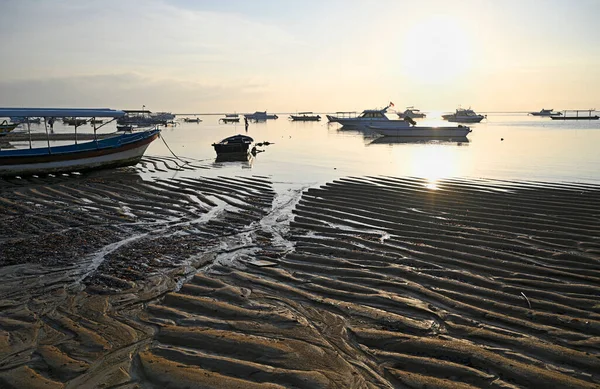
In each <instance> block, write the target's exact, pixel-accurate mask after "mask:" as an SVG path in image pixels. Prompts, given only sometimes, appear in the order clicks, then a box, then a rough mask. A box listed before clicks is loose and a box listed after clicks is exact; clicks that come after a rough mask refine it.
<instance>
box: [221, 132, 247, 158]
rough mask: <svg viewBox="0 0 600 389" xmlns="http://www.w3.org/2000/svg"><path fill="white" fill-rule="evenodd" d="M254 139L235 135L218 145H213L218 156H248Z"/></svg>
mask: <svg viewBox="0 0 600 389" xmlns="http://www.w3.org/2000/svg"><path fill="white" fill-rule="evenodd" d="M252 142H254V139H252V138H251V137H249V136H247V135H241V134H238V135H234V136H230V137H228V138H225V139H223V140H222V141H220V142H218V143H213V144H212V147H214V149H215V151H216V152H217V155H221V154H246V153H248V149H249V148H250V145H251V144H252Z"/></svg>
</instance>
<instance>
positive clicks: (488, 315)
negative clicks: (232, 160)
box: [0, 177, 600, 388]
mask: <svg viewBox="0 0 600 389" xmlns="http://www.w3.org/2000/svg"><path fill="white" fill-rule="evenodd" d="M142 193H144V194H143V195H142ZM22 198H25V199H29V200H30V201H31V204H24V202H23V201H22V200H20V199H22ZM84 199H87V200H84ZM108 199H112V200H115V199H116V200H117V203H119V204H120V205H119V206H118V207H117V206H115V205H114V201H108ZM275 199H276V198H275V193H274V191H273V190H272V188H271V183H270V182H269V181H268V180H266V179H263V178H260V177H254V178H251V179H237V178H235V179H232V178H224V177H223V178H215V179H209V178H202V179H183V178H182V179H170V180H159V181H156V182H152V183H149V182H127V183H120V182H119V181H117V182H111V183H107V182H86V183H85V185H83V186H81V185H78V184H75V183H72V182H70V181H67V182H60V183H59V184H57V185H56V186H54V185H52V186H50V188H48V187H45V186H44V185H41V186H40V185H28V186H25V187H18V188H13V189H11V191H8V192H7V191H4V192H3V196H2V203H0V204H2V207H3V208H2V213H1V214H2V215H3V216H2V217H3V218H4V220H6V221H8V222H9V223H11V224H13V225H15V226H19V227H18V228H15V231H16V232H15V234H16V235H15V236H17V238H13V237H12V236H13V235H8V234H5V235H4V236H3V237H2V240H0V243H1V244H2V249H3V250H9V251H10V248H11V245H12V244H14V243H15V242H16V241H17V240H18V239H25V243H23V245H22V246H21V249H20V251H19V252H21V253H24V254H23V255H21V258H28V259H27V261H29V263H34V262H35V261H36V258H38V257H39V255H40V254H39V253H40V252H41V251H43V250H45V249H46V248H47V247H48V246H47V245H48V243H47V242H46V243H45V240H44V239H38V240H39V242H38V241H36V240H35V239H29V240H27V238H26V237H27V236H28V235H33V236H46V235H43V232H44V231H59V230H60V231H69V232H70V231H73V234H66V233H63V234H58V235H59V236H60V237H63V238H62V239H65V238H64V236H65V235H66V236H68V237H69V239H89V241H90V245H91V246H92V247H93V248H94V249H93V250H91V252H92V253H93V254H96V257H94V256H93V255H92V259H88V260H87V262H85V261H84V262H85V263H87V265H86V266H79V267H76V266H73V264H72V263H71V262H69V261H65V260H61V259H60V258H65V257H68V258H71V259H72V258H76V257H78V256H81V255H83V256H84V257H85V252H79V251H77V250H81V249H77V248H73V247H72V246H68V245H67V247H69V250H75V251H73V252H71V251H68V252H64V251H62V252H60V255H57V256H56V257H57V258H58V259H56V261H55V262H53V268H54V269H56V271H55V272H53V273H51V272H47V273H44V274H52V276H51V277H50V276H49V275H46V276H45V278H42V280H45V281H44V282H41V281H35V280H37V279H38V278H39V277H38V274H37V273H36V271H35V270H28V271H26V270H25V269H24V268H20V267H19V266H21V265H20V264H21V262H19V260H20V258H19V257H18V256H17V254H16V253H15V254H13V256H8V257H6V258H7V259H4V258H3V261H4V262H3V265H4V267H3V268H0V269H5V271H4V274H5V275H6V277H7V280H9V283H10V280H14V281H13V282H14V284H13V286H14V287H16V286H17V285H35V287H36V288H39V290H42V291H44V294H45V295H44V296H42V295H41V294H35V293H34V292H31V293H30V296H32V295H33V298H30V297H27V296H25V297H23V296H24V294H23V293H22V292H21V293H19V292H17V291H14V290H12V291H11V290H8V289H7V288H5V290H3V295H2V296H3V297H2V300H1V301H0V302H2V306H3V307H4V310H3V314H2V315H1V317H0V328H1V331H0V352H1V354H0V357H1V358H0V383H2V384H3V385H4V386H7V387H27V386H28V385H29V386H31V387H35V385H37V386H40V387H42V386H43V385H46V386H43V387H63V386H64V385H68V386H70V387H100V384H101V383H102V384H104V387H120V388H125V387H126V388H133V387H137V386H140V387H153V388H154V387H169V388H188V387H190V388H191V387H197V388H254V387H257V388H258V387H260V388H284V387H285V388H369V387H372V388H375V387H378V388H392V387H398V388H400V387H410V388H426V387H427V388H431V387H439V388H474V387H492V388H523V387H532V388H533V387H536V388H537V387H540V388H543V387H561V388H562V387H565V388H598V387H600V375H599V373H598V372H600V357H598V355H599V351H600V344H599V341H598V340H599V339H600V337H599V335H600V298H599V297H598V296H600V188H598V187H595V186H590V185H575V184H573V185H567V184H560V185H559V184H544V183H527V182H498V181H493V182H492V181H486V180H477V181H476V180H444V181H440V182H437V183H436V184H435V186H432V185H431V183H428V182H426V181H424V180H421V179H413V178H404V179H398V178H392V177H362V178H346V179H341V180H337V181H334V182H331V183H328V184H326V185H323V186H321V187H319V188H311V189H308V190H305V191H304V192H303V193H302V195H301V198H300V199H299V201H298V202H297V204H295V205H293V202H289V203H288V204H292V205H291V206H293V208H294V209H293V213H294V218H293V220H291V221H290V220H289V219H287V220H286V218H279V216H277V217H274V216H273V214H271V213H270V212H274V211H275V207H274V206H273V204H274V202H276V200H275ZM12 204H15V206H14V207H13V205H12ZM38 204H39V205H38ZM111 204H112V205H111ZM157 204H160V206H158V205H157ZM272 206H273V209H271V207H272ZM34 207H35V208H34ZM77 207H81V208H82V209H86V211H85V212H86V213H87V212H89V215H87V214H84V213H81V212H84V211H74V209H76V208H77ZM85 207H87V208H85ZM31 209H35V210H36V212H32V211H31ZM119 210H120V212H119ZM121 218H122V220H127V222H118V220H120V219H121ZM90 220H95V222H94V223H91V222H90ZM265 220H269V223H275V224H281V225H280V226H278V228H277V229H275V228H273V227H274V226H273V225H269V224H268V223H265V222H264V221H265ZM288 222H289V226H288V228H283V227H285V224H286V223H288ZM101 225H102V226H104V227H103V228H99V226H101ZM61 229H62V230H61ZM75 231H83V233H81V234H80V235H78V234H77V233H75ZM96 231H99V232H98V234H96ZM282 231H284V232H285V231H287V232H286V235H285V236H284V238H286V239H287V241H288V242H287V243H288V244H284V242H282V236H275V234H276V233H278V232H282ZM51 235H52V233H49V234H48V236H51ZM119 236H121V237H123V236H127V237H129V239H130V240H127V241H124V240H123V239H119V238H118V237H119ZM57 239H58V238H57ZM77 242H79V241H78V240H77ZM290 242H291V243H292V244H291V245H290V244H289V243H290ZM40 245H41V247H40ZM100 249H103V250H104V251H102V250H100ZM3 252H4V251H3ZM69 255H70V256H69ZM97 255H101V258H100V259H98V256H97ZM50 257H51V258H52V256H50ZM86 258H87V257H86ZM133 264H135V266H134V265H133ZM45 266H48V264H45ZM74 268H77V269H81V268H83V269H85V271H84V275H85V277H84V278H83V280H84V282H83V285H84V286H85V289H83V290H82V291H80V292H77V293H73V292H72V291H69V290H67V289H66V288H64V287H62V286H61V285H65V284H68V283H69V282H71V284H72V285H73V284H74V285H77V283H76V281H74V280H76V279H77V277H75V276H73V275H72V274H73V273H77V274H78V276H79V277H81V274H82V272H83V271H79V272H76V271H75V270H72V269H74ZM197 268H201V269H202V271H199V272H197V271H196V270H195V269H197ZM7 269H12V270H11V271H8V270H7ZM33 269H35V268H33ZM69 269H71V270H69ZM192 272H194V273H196V274H195V275H193V276H191V277H190V276H187V275H188V274H191V273H192ZM177 280H179V283H176V282H177ZM18 283H20V284H18ZM28 287H29V286H28ZM13 289H14V288H13ZM25 295H26V294H25ZM26 297H27V298H28V299H29V300H27V301H24V300H25V298H26ZM52 302H53V303H52ZM57 302H60V305H59V304H58V303H57ZM53 304H54V305H53Z"/></svg>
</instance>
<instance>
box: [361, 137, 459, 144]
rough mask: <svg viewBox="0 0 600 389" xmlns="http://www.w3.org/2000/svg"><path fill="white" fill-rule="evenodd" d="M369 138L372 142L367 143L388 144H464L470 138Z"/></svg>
mask: <svg viewBox="0 0 600 389" xmlns="http://www.w3.org/2000/svg"><path fill="white" fill-rule="evenodd" d="M371 139H372V138H368V140H370V142H368V143H367V145H387V144H397V143H420V144H436V145H437V144H447V145H459V146H460V145H462V144H468V143H469V139H468V138H467V137H466V136H457V137H452V138H449V137H433V136H431V137H414V136H382V137H379V138H375V139H373V140H371Z"/></svg>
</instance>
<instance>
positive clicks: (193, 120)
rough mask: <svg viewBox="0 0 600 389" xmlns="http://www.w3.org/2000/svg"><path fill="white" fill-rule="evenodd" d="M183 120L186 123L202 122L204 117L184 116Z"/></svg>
mask: <svg viewBox="0 0 600 389" xmlns="http://www.w3.org/2000/svg"><path fill="white" fill-rule="evenodd" d="M183 121H184V122H186V123H200V122H201V121H202V119H200V118H183Z"/></svg>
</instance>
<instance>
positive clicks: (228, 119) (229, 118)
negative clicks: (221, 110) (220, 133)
mask: <svg viewBox="0 0 600 389" xmlns="http://www.w3.org/2000/svg"><path fill="white" fill-rule="evenodd" d="M219 121H220V122H223V123H239V122H240V115H238V114H237V113H228V114H226V115H225V117H223V118H220V119H219Z"/></svg>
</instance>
